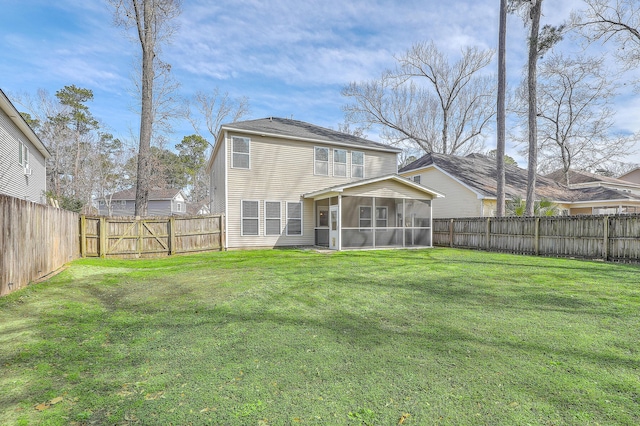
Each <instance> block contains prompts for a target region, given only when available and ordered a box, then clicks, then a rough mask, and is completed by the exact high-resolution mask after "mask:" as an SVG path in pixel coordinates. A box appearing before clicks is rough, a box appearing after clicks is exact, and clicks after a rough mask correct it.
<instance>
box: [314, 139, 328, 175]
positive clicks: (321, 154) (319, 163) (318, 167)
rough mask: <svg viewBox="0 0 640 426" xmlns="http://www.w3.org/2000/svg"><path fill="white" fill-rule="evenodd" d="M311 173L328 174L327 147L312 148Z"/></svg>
mask: <svg viewBox="0 0 640 426" xmlns="http://www.w3.org/2000/svg"><path fill="white" fill-rule="evenodd" d="M313 155H314V158H313V160H314V162H313V173H314V174H316V175H322V176H329V148H320V147H318V146H316V147H315V149H314V154H313Z"/></svg>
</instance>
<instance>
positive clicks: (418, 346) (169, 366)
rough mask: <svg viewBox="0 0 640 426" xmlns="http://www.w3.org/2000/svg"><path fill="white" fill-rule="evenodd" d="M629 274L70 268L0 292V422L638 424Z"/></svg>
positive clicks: (513, 264) (479, 263) (386, 262)
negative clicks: (13, 290)
mask: <svg viewBox="0 0 640 426" xmlns="http://www.w3.org/2000/svg"><path fill="white" fill-rule="evenodd" d="M639 283H640V268H639V267H637V266H629V265H616V264H605V263H597V262H584V261H576V260H567V259H548V258H535V257H526V256H512V255H504V254H495V253H483V252H474V251H463V250H449V249H432V250H395V251H366V252H341V253H333V254H321V253H316V252H313V251H302V250H272V251H249V252H228V253H210V254H202V255H194V256H184V257H175V258H169V259H161V260H134V261H125V260H99V259H83V260H78V261H75V262H73V263H72V265H71V267H70V268H68V269H67V270H66V271H64V272H63V273H61V274H59V275H57V276H55V277H54V278H52V279H50V280H49V281H47V282H45V283H40V284H37V285H33V286H30V287H28V288H26V289H24V290H21V291H18V292H16V293H13V294H11V295H9V296H8V297H4V298H2V299H0V389H2V391H0V424H9V425H11V424H17V425H27V424H33V425H35V424H42V425H66V424H77V425H81V424H141V425H142V424H149V425H155V424H165V425H169V424H173V425H185V424H196V425H199V424H226V425H236V424H237V425H245V424H248V425H297V424H301V425H305V424H306V425H312V424H317V425H326V424H335V425H396V424H404V425H424V424H436V425H437V424H441V425H449V424H491V425H494V424H508V425H525V424H535V425H538V424H540V425H560V424H575V425H589V424H591V425H611V424H616V425H619V424H622V425H624V424H628V425H635V424H640V367H639V366H640V345H639V343H638V342H639V341H640V287H639Z"/></svg>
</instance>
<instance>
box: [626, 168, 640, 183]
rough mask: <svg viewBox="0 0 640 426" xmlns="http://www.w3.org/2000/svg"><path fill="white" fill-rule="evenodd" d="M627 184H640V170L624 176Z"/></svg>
mask: <svg viewBox="0 0 640 426" xmlns="http://www.w3.org/2000/svg"><path fill="white" fill-rule="evenodd" d="M623 180H626V181H627V182H632V183H637V184H640V169H636V170H633V171H632V172H629V173H627V174H626V175H624V179H623Z"/></svg>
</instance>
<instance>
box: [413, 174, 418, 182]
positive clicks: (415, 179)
mask: <svg viewBox="0 0 640 426" xmlns="http://www.w3.org/2000/svg"><path fill="white" fill-rule="evenodd" d="M413 181H414V182H415V183H420V175H415V176H414V177H413Z"/></svg>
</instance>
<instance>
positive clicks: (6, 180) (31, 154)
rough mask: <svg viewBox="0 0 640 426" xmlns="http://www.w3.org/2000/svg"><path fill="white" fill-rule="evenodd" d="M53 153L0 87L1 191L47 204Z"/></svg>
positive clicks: (1, 192) (0, 192)
mask: <svg viewBox="0 0 640 426" xmlns="http://www.w3.org/2000/svg"><path fill="white" fill-rule="evenodd" d="M49 157H51V154H50V153H49V151H48V150H47V148H46V147H45V146H44V144H43V143H42V141H41V140H40V139H39V138H38V136H36V134H35V133H34V132H33V130H32V129H31V127H29V125H28V124H27V122H26V121H25V120H24V119H23V118H22V116H21V115H20V113H19V112H18V110H17V109H16V108H15V107H14V106H13V104H12V103H11V101H10V100H9V98H7V96H6V95H5V94H4V92H3V91H2V90H0V194H6V195H10V196H12V197H15V198H21V199H23V200H28V201H32V202H34V203H41V204H46V201H47V200H46V196H45V191H46V189H47V188H46V185H47V183H46V182H47V169H46V164H45V162H46V160H47V158H49Z"/></svg>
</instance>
